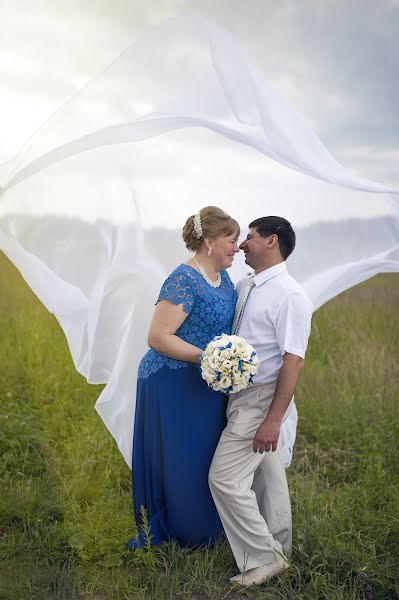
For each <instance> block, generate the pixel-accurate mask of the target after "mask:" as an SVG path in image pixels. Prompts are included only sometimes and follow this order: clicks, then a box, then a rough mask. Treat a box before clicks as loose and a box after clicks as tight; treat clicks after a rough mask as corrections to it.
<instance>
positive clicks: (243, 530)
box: [209, 382, 292, 572]
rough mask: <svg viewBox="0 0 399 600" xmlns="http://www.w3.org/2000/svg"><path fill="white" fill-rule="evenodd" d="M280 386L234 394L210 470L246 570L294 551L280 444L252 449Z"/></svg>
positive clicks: (230, 536) (238, 558) (216, 496)
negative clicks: (264, 449) (270, 449)
mask: <svg viewBox="0 0 399 600" xmlns="http://www.w3.org/2000/svg"><path fill="white" fill-rule="evenodd" d="M275 385H276V384H275V382H274V383H269V384H265V385H260V386H254V387H252V388H249V389H247V390H243V391H242V392H239V393H238V394H232V395H231V396H230V399H229V403H228V406H227V419H228V422H227V426H226V428H225V429H224V431H223V433H222V435H221V438H220V441H219V444H218V447H217V448H216V452H215V455H214V457H213V461H212V464H211V468H210V471H209V486H210V489H211V493H212V496H213V499H214V502H215V504H216V507H217V509H218V512H219V515H220V518H221V520H222V523H223V526H224V530H225V532H226V535H227V539H228V540H229V543H230V546H231V549H232V551H233V554H234V557H235V559H236V562H237V565H238V568H239V569H240V571H241V572H244V571H247V570H249V569H253V568H255V567H259V566H261V565H267V564H272V563H273V562H275V561H276V560H277V559H278V558H279V557H280V556H281V555H282V554H283V553H286V552H290V551H291V543H292V525H291V504H290V498H289V492H288V485H287V478H286V474H285V468H284V466H283V463H282V461H281V456H280V442H279V444H278V447H277V450H276V452H265V453H263V454H260V453H254V451H253V449H252V444H253V440H254V437H255V433H256V430H257V429H258V427H259V425H260V424H261V423H262V421H263V420H264V418H265V416H266V413H267V411H268V409H269V407H270V404H271V401H272V399H273V394H274V390H275ZM291 404H292V403H291ZM291 404H290V406H289V407H288V409H287V411H286V414H285V416H284V420H285V419H286V418H287V416H288V414H289V411H290V409H291Z"/></svg>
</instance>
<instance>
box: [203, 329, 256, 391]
mask: <svg viewBox="0 0 399 600" xmlns="http://www.w3.org/2000/svg"><path fill="white" fill-rule="evenodd" d="M258 369H259V359H258V355H257V354H256V352H255V350H254V348H253V347H252V346H251V344H248V342H246V341H245V340H244V338H242V337H239V336H238V335H227V334H226V333H224V334H223V335H219V336H217V337H215V338H214V339H213V340H212V341H211V342H209V344H208V345H207V347H206V348H205V350H204V352H203V354H202V358H201V375H202V378H203V379H205V381H206V382H207V384H208V385H209V387H211V388H212V389H213V390H215V391H217V392H223V393H224V394H234V393H236V392H239V391H241V390H244V389H245V388H247V387H249V386H250V385H252V383H253V379H254V377H255V375H256V374H257V372H258Z"/></svg>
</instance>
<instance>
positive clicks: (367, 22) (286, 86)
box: [0, 0, 399, 225]
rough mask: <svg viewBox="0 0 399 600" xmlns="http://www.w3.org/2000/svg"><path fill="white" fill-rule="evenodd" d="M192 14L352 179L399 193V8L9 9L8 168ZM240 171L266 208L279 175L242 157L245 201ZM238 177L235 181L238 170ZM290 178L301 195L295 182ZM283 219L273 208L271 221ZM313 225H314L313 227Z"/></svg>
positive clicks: (0, 107) (95, 0)
mask: <svg viewBox="0 0 399 600" xmlns="http://www.w3.org/2000/svg"><path fill="white" fill-rule="evenodd" d="M182 11H190V12H192V13H195V14H198V15H201V16H203V17H205V18H207V19H210V20H213V21H214V22H216V23H217V24H218V25H220V26H221V27H224V28H226V29H228V30H229V31H231V32H232V33H233V35H234V36H235V38H236V40H237V41H238V42H239V44H240V45H241V47H242V48H243V49H244V51H245V52H246V53H247V55H248V56H249V58H250V59H251V61H252V62H253V63H254V64H255V65H256V67H257V68H258V69H259V70H260V71H261V72H262V73H263V74H264V76H265V77H267V78H268V79H269V80H270V81H271V82H272V83H273V84H274V85H275V86H276V87H277V88H278V89H279V90H280V91H281V92H283V93H284V94H285V95H286V97H287V98H288V99H289V100H290V101H291V102H292V103H293V104H294V106H296V108H297V109H298V110H299V111H300V112H301V113H302V114H303V115H304V117H305V119H306V120H307V122H308V123H309V124H310V125H311V126H312V128H313V129H314V131H315V132H316V133H317V135H318V136H319V137H320V139H321V140H322V141H323V143H324V144H325V145H326V146H327V148H328V149H329V150H330V152H331V153H332V154H333V156H334V157H335V158H336V159H337V160H339V161H340V162H341V163H342V164H344V165H345V166H346V167H348V168H349V169H350V170H351V171H352V172H353V173H355V174H356V175H359V176H362V177H366V178H369V179H374V180H376V181H379V182H381V183H385V184H387V185H393V186H398V185H399V169H398V164H399V135H398V134H399V110H398V106H399V77H398V72H399V51H398V43H397V40H398V39H399V0H390V1H388V0H379V1H378V2H376V1H375V0H345V1H344V0H323V1H320V0H304V1H298V0H281V1H280V2H278V3H277V2H275V1H271V0H247V1H246V2H242V1H239V0H220V1H211V0H195V2H194V1H191V2H187V1H185V0H170V1H162V0H160V1H157V2H154V1H151V0H149V1H148V0H140V1H138V0H130V1H127V0H113V1H112V2H111V0H88V1H86V2H84V3H81V2H77V1H73V0H69V1H67V0H53V1H46V2H45V1H40V0H36V1H35V2H32V1H30V0H29V1H28V0H13V1H9V0H0V19H1V23H2V35H1V38H0V131H1V139H0V161H6V160H8V159H9V158H11V157H12V155H13V154H15V153H16V152H17V151H18V150H19V148H20V146H21V145H22V144H23V143H24V141H25V140H26V139H27V138H28V137H29V135H30V134H31V133H32V132H33V131H34V130H35V129H36V128H37V127H38V126H39V125H40V124H41V123H42V122H43V121H44V120H45V119H46V118H47V117H48V116H49V115H50V114H51V113H52V112H53V111H54V110H55V109H56V108H57V107H58V106H59V105H60V104H61V103H62V102H63V101H64V100H65V99H66V98H68V97H69V96H70V95H71V94H72V93H73V92H74V91H75V90H76V89H78V88H79V87H80V86H82V85H83V84H84V83H85V82H86V81H87V80H88V79H90V78H91V77H92V76H93V74H95V73H98V72H99V71H101V70H102V69H103V68H104V67H105V66H106V65H107V64H109V63H110V62H111V61H112V60H114V58H115V57H116V56H118V54H120V53H121V52H122V51H123V50H124V49H125V48H126V47H127V46H128V45H129V44H131V43H132V42H134V41H135V40H136V39H138V38H139V37H140V36H141V35H143V33H144V32H145V31H147V30H148V28H150V27H152V26H155V25H158V24H159V23H161V22H163V21H164V20H165V19H168V18H170V17H173V16H174V15H176V14H178V13H180V12H182ZM178 142H179V136H178V135H177V136H175V138H173V136H172V138H171V140H170V142H168V141H167V140H164V141H162V142H160V146H159V147H160V149H161V150H162V148H164V149H165V147H166V146H165V145H167V143H169V147H168V152H169V157H171V156H172V154H171V153H170V150H171V148H172V147H175V148H177V150H176V152H177V153H179V152H180V153H181V151H182V150H181V148H182V147H181V146H180V147H179V145H178ZM195 143H197V147H196V149H195V153H196V154H195V159H196V160H197V161H203V162H206V161H207V160H208V162H209V165H208V166H207V167H206V168H207V172H209V173H215V169H214V162H215V156H214V155H213V156H212V158H208V159H207V144H208V140H207V137H206V136H202V137H201V138H199V139H198V140H196V142H195ZM159 151H160V150H158V152H159ZM165 152H166V150H165ZM193 152H194V151H193ZM193 158H194V154H193ZM229 160H230V159H229V148H228V147H227V146H226V145H223V143H221V144H220V149H219V152H218V156H217V162H218V165H219V173H220V172H223V169H225V168H226V165H227V164H229ZM169 161H170V163H169V165H168V167H167V168H168V182H169V184H170V182H171V180H172V178H173V177H172V176H171V175H170V172H171V171H172V174H173V176H174V177H175V186H176V187H175V189H176V194H178V187H179V186H180V187H182V186H183V188H184V184H182V183H181V181H180V179H179V174H178V172H177V170H176V173H173V165H172V162H173V161H172V158H169ZM166 164H167V163H165V165H166ZM165 169H166V167H165ZM240 169H242V172H243V173H244V172H245V175H246V177H248V176H251V177H252V180H253V189H252V190H251V193H252V194H253V197H254V198H259V201H260V198H261V196H262V193H263V192H262V190H263V189H264V181H265V179H264V177H265V176H266V177H271V172H269V174H268V172H267V169H264V165H263V163H261V161H260V159H259V157H254V156H253V155H252V154H251V153H248V152H247V153H244V154H242V156H241V161H240V166H239V168H238V165H237V169H236V170H235V181H234V190H235V193H237V194H238V191H237V190H239V187H240V175H239V170H240ZM230 174H231V176H232V178H233V180H234V169H230ZM190 177H191V181H193V182H196V181H197V182H198V184H199V183H200V179H201V173H196V172H195V169H194V171H193V172H191V174H190ZM291 179H292V181H293V184H292V185H293V186H294V185H295V182H296V180H295V177H294V176H292V177H291ZM162 182H163V180H162V177H160V178H159V179H158V181H157V183H154V178H153V177H149V176H147V177H142V180H141V183H140V182H138V186H137V188H138V189H139V191H140V193H142V194H144V195H145V194H147V195H148V196H149V197H151V195H152V197H155V196H156V195H157V194H158V195H160V194H161V193H162V186H163V183H162ZM219 184H220V188H222V187H223V185H224V182H223V177H222V176H220V175H218V176H217V177H216V176H215V177H214V178H213V179H210V180H209V195H212V189H213V190H215V189H218V186H219ZM309 185H310V186H311V187H312V186H313V187H314V185H313V183H310V184H309ZM193 187H195V185H194V186H193ZM197 189H199V185H198V186H197ZM204 189H206V188H202V189H201V194H203V193H204ZM180 192H181V193H186V194H188V195H190V196H191V197H192V202H191V205H190V207H189V206H188V207H187V208H190V210H191V207H192V208H193V210H195V207H196V206H198V203H200V202H201V194H199V196H196V195H195V193H192V192H190V189H189V188H187V189H182V190H180ZM318 193H319V190H318V188H317V186H316V188H315V195H317V194H318ZM270 196H273V194H270ZM125 201H126V202H129V200H128V199H127V197H126V200H125ZM370 202H371V205H372V209H371V210H375V203H373V200H372V199H371V200H370ZM122 204H123V203H122ZM355 204H356V203H355ZM366 204H367V203H366ZM123 206H124V204H123ZM123 206H122V208H121V210H123ZM364 206H365V205H364ZM273 208H274V207H273V203H272V202H271V206H270V211H269V212H272V210H273ZM104 210H106V207H104ZM310 210H311V209H310ZM333 212H334V200H333V199H331V203H330V205H328V198H327V199H326V216H327V217H331V215H332V214H333ZM366 212H367V211H366ZM381 214H384V209H381ZM289 216H290V215H289ZM349 216H351V215H350V214H349ZM149 217H150V213H149V212H148V214H147V218H149ZM291 218H294V219H295V218H296V219H297V220H298V219H299V220H300V215H299V213H295V211H294V213H293V215H291ZM308 220H309V215H306V218H304V222H307V221H308ZM155 224H157V223H155ZM171 225H172V223H171Z"/></svg>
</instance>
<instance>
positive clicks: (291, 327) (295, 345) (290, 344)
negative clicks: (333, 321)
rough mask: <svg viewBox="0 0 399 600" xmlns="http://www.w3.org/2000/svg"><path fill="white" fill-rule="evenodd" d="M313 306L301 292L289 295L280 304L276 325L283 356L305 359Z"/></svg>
mask: <svg viewBox="0 0 399 600" xmlns="http://www.w3.org/2000/svg"><path fill="white" fill-rule="evenodd" d="M312 314H313V305H312V303H311V301H310V300H309V298H307V296H305V295H304V294H301V293H300V292H293V293H291V294H288V295H287V296H286V297H285V298H284V299H283V300H282V302H281V303H280V305H279V307H278V309H277V312H276V315H275V319H274V323H275V328H276V337H277V343H278V345H279V348H280V352H281V355H282V356H283V355H284V354H285V353H286V352H289V353H290V354H296V355H297V356H300V357H301V358H305V354H306V348H307V345H308V340H309V335H310V328H311V322H312Z"/></svg>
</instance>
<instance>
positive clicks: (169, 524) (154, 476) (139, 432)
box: [128, 265, 236, 548]
mask: <svg viewBox="0 0 399 600" xmlns="http://www.w3.org/2000/svg"><path fill="white" fill-rule="evenodd" d="M162 299H168V300H170V301H172V302H174V303H182V304H183V308H184V310H185V311H186V312H187V313H188V317H187V318H186V320H185V321H184V323H183V325H182V326H181V327H180V329H179V330H178V331H177V332H176V335H179V336H180V337H182V339H185V340H186V341H189V342H190V343H192V344H195V345H196V346H198V347H201V348H205V346H206V345H207V343H208V342H209V341H210V340H211V339H213V337H215V335H220V334H221V333H226V332H227V333H229V332H230V330H231V324H232V320H233V315H234V308H235V303H236V293H235V290H234V286H233V284H232V283H231V281H230V279H229V277H228V275H227V273H225V272H223V274H222V285H221V286H220V287H219V288H212V287H211V286H209V285H208V284H207V283H206V282H205V280H204V279H203V278H202V276H201V275H200V274H199V273H198V272H197V271H196V270H195V269H193V268H192V267H190V266H188V265H181V266H180V267H178V268H177V269H176V270H175V271H174V272H173V273H172V274H171V275H170V276H169V278H168V279H167V280H166V282H165V283H164V285H163V287H162V289H161V293H160V296H159V300H162ZM226 401H227V398H226V396H224V395H223V394H221V393H220V392H215V391H213V390H211V389H210V388H209V387H208V386H207V384H206V383H205V381H204V380H203V379H202V378H201V374H200V370H199V366H198V365H194V364H193V363H188V362H183V361H177V360H174V359H171V358H168V357H166V356H164V355H162V354H160V353H159V352H157V351H155V350H149V352H147V354H146V355H145V356H144V358H143V360H142V362H141V364H140V368H139V377H138V381H137V404H136V415H135V424H134V438H133V464H132V487H133V504H134V514H135V520H136V525H137V527H138V529H139V534H138V536H137V537H136V538H133V539H131V540H130V541H129V542H128V545H129V546H130V547H131V548H140V547H143V546H146V545H147V542H148V537H147V535H146V532H145V529H143V525H144V523H143V510H144V511H145V515H146V519H147V520H148V524H149V534H150V543H151V544H153V545H158V544H161V543H162V542H164V541H169V540H176V541H177V542H178V543H179V544H180V545H182V546H200V545H203V544H213V543H214V542H215V541H216V539H217V538H218V537H219V536H220V535H221V534H223V528H222V524H221V521H220V518H219V515H218V513H217V510H216V507H215V505H214V503H213V499H212V496H211V493H210V490H209V486H208V471H209V467H210V464H211V462H212V457H213V454H214V452H215V449H216V446H217V444H218V441H219V438H220V435H221V433H222V431H223V428H224V426H225V410H226Z"/></svg>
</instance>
